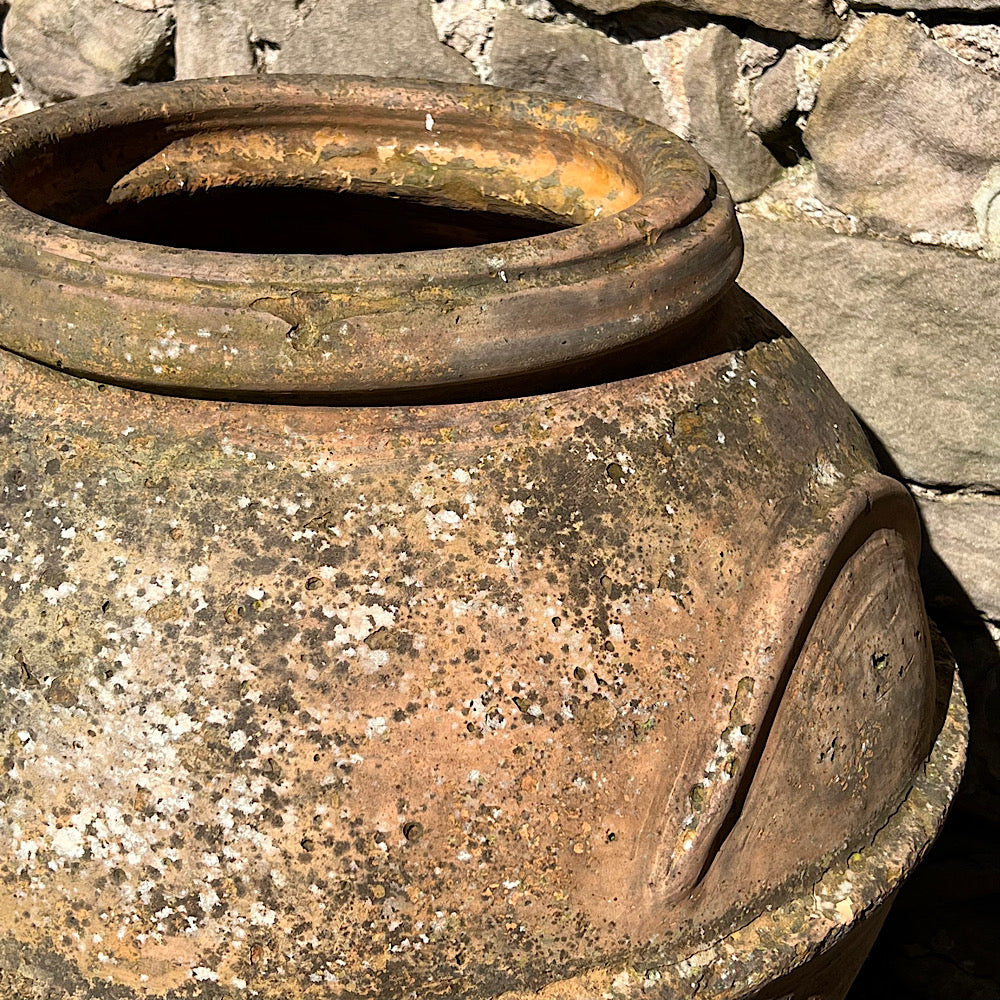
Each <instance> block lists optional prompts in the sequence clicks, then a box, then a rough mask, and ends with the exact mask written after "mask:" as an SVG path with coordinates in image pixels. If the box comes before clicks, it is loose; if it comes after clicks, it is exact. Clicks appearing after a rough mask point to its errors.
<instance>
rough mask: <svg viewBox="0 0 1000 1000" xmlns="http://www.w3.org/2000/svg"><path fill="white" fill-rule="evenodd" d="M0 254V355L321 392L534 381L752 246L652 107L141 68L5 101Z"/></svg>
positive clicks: (147, 381)
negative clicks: (97, 90) (209, 76)
mask: <svg viewBox="0 0 1000 1000" xmlns="http://www.w3.org/2000/svg"><path fill="white" fill-rule="evenodd" d="M0 248H2V249H3V251H4V262H3V263H2V264H0V291H3V290H5V291H6V293H7V294H6V295H4V298H5V299H6V300H7V301H8V302H11V303H12V304H13V305H12V307H11V310H9V313H10V314H9V315H8V316H7V321H6V322H5V324H4V327H3V332H2V333H0V346H3V347H4V348H6V349H8V350H11V351H14V352H16V353H19V354H21V355H23V356H25V357H28V358H30V359H32V360H36V361H39V362H41V363H43V364H47V365H50V366H53V367H57V368H61V369H63V370H65V371H68V372H72V373H74V374H79V375H84V376H88V377H91V378H96V379H100V380H102V381H111V382H118V383H122V384H125V385H130V386H136V387H141V388H147V389H151V390H153V391H159V392H167V393H173V394H178V395H198V396H208V397H213V398H260V399H265V400H266V399H271V398H274V399H275V400H277V401H298V400H300V399H308V400H309V401H314V400H322V401H328V402H340V401H353V400H354V399H355V398H357V399H362V400H370V401H373V402H383V401H393V400H394V399H397V398H398V399H399V400H400V401H402V400H403V399H404V397H408V396H410V395H412V394H413V393H417V394H418V395H419V394H421V393H422V394H424V395H427V394H429V395H430V396H432V397H434V398H437V399H441V400H442V401H446V400H447V399H448V398H449V394H450V393H452V394H453V393H454V392H455V391H457V388H458V387H459V386H477V387H479V388H480V389H481V390H482V391H483V392H484V393H487V394H488V393H489V392H490V391H491V390H490V389H489V386H493V391H494V394H495V392H496V391H498V387H499V386H500V384H501V383H504V382H505V380H509V379H510V378H527V377H531V376H537V377H538V379H540V380H541V382H542V383H544V382H545V379H546V374H547V373H552V372H555V371H560V370H563V369H565V368H566V367H567V366H569V367H571V368H572V367H574V366H576V367H579V365H580V364H581V363H584V364H585V363H586V362H588V361H589V360H593V359H596V358H600V357H603V356H605V355H608V354H612V353H615V352H617V351H619V350H621V349H622V348H624V347H627V346H629V345H634V344H636V343H638V342H641V341H643V340H644V339H648V338H649V337H650V336H653V335H658V334H660V333H662V332H663V331H664V330H665V329H667V328H672V327H675V326H677V325H678V324H680V323H682V321H683V320H685V319H687V318H689V317H690V316H691V315H693V314H694V313H696V312H697V311H699V310H700V309H702V308H704V307H706V306H707V305H708V304H710V302H712V301H714V300H715V299H716V298H718V296H719V295H720V294H721V292H722V291H723V290H724V289H725V288H726V287H728V286H729V285H730V284H731V283H732V281H733V279H734V277H735V273H736V271H737V270H738V267H739V260H740V244H739V234H738V228H737V226H736V223H735V217H734V214H733V210H732V205H731V202H730V201H729V199H728V196H727V195H726V193H725V191H724V189H723V188H721V187H720V186H719V185H718V184H717V182H716V181H715V179H714V177H713V175H712V174H711V172H710V170H709V169H708V167H707V166H706V165H705V163H704V162H703V161H702V160H701V159H700V158H699V157H698V156H697V154H696V153H694V151H693V150H692V149H691V148H690V147H689V146H687V145H686V144H685V143H683V142H682V141H681V140H679V139H678V138H677V137H676V136H673V135H672V134H671V133H669V132H667V131H666V130H664V129H662V128H659V127H658V126H655V125H652V124H650V123H648V122H643V121H639V120H637V119H633V118H630V117H628V116H627V115H623V114H619V113H617V112H613V111H610V110H607V109H604V108H599V107H597V106H594V105H589V104H585V103H583V102H573V101H560V100H555V99H552V98H547V97H541V96H539V95H532V94H519V93H516V92H510V91H501V90H497V89H494V88H490V87H481V86H475V87H471V86H470V87H447V88H446V87H441V86H436V85H435V86H431V85H429V84H420V83H407V82H400V81H391V82H387V81H382V82H380V81H374V80H368V79H364V78H349V77H345V78H336V77H252V78H220V79H218V80H209V81H201V80H199V81H182V82H175V83H169V84H160V85H147V86H143V87H141V88H136V89H134V90H125V91H120V92H115V93H114V94H110V95H103V96H98V97H93V98H83V99H80V100H77V101H71V102H67V103H65V104H62V105H58V106H56V107H53V108H49V109H45V110H44V111H41V112H36V113H35V114H32V115H28V116H25V117H24V118H22V119H15V120H13V121H10V122H8V123H6V125H5V127H4V131H3V133H2V134H0ZM5 286H6V287H5Z"/></svg>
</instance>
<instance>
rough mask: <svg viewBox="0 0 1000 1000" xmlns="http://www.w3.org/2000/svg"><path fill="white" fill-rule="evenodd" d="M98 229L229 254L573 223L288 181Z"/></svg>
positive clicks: (443, 239) (360, 245) (407, 245)
mask: <svg viewBox="0 0 1000 1000" xmlns="http://www.w3.org/2000/svg"><path fill="white" fill-rule="evenodd" d="M87 228H89V229H90V230H91V231H92V232H98V233H103V234H104V235H105V236H114V237H117V238H119V239H126V240H136V241H138V242H141V243H159V244H161V245H162V246H169V247H180V248H182V249H187V250H221V251H225V252H228V253H297V254H298V253H304V254H362V253H365V254H373V253H407V252H412V251H416V250H440V249H445V248H447V247H472V246H480V245H482V244H485V243H500V242H503V241H506V240H517V239H524V238H526V237H529V236H539V235H541V234H542V233H551V232H555V231H556V230H559V229H563V228H566V227H565V226H564V225H560V224H558V223H555V222H546V221H544V220H542V219H535V218H530V217H527V218H526V217H524V216H523V215H519V214H517V213H516V212H515V211H508V212H500V211H489V210H487V209H480V210H478V211H477V210H465V209H459V208H451V207H448V206H446V205H434V204H426V203H422V202H418V201H409V200H406V199H404V198H399V197H392V196H391V195H390V194H389V193H388V192H387V193H386V194H384V195H380V194H354V193H351V192H347V191H323V190H316V189H309V188H288V187H243V186H233V187H221V188H208V189H201V190H195V191H183V190H180V191H171V192H166V193H164V194H161V195H157V196H153V197H149V198H145V199H143V200H141V201H137V202H132V201H128V202H119V203H117V204H113V205H109V206H108V209H107V212H106V213H105V214H103V215H100V216H98V217H96V218H94V219H92V220H91V221H90V224H89V225H88V227H87Z"/></svg>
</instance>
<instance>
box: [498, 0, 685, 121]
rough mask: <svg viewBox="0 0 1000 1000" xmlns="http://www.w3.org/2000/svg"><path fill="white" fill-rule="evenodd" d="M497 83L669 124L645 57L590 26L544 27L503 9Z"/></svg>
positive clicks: (499, 32)
mask: <svg viewBox="0 0 1000 1000" xmlns="http://www.w3.org/2000/svg"><path fill="white" fill-rule="evenodd" d="M491 61H492V66H493V82H494V83H495V84H497V85H498V86H501V87H514V88H517V89H519V90H533V91H540V92H542V93H548V94H558V95H560V96H562V97H574V98H582V99H583V100H587V101H594V102H595V103H596V104H603V105H605V106H606V107H609V108H615V109H617V110H619V111H627V112H628V113H629V114H633V115H636V116H638V117H639V118H648V119H649V120H650V121H655V122H658V123H660V124H668V123H667V121H666V114H665V110H664V106H663V101H662V99H661V98H660V92H659V90H658V89H657V87H656V85H655V84H654V83H653V81H652V79H651V78H650V75H649V73H648V71H647V70H646V66H645V63H644V62H643V60H642V54H641V53H640V52H639V51H638V50H637V49H634V48H632V47H631V46H628V45H619V44H617V43H616V42H612V41H611V40H610V39H608V38H607V37H605V36H604V35H602V34H600V33H599V32H597V31H592V30H590V29H589V28H582V27H579V26H577V25H571V24H566V25H557V24H543V23H542V22H540V21H534V20H531V19H530V18H527V17H525V16H524V15H522V14H519V13H517V11H514V10H503V11H501V12H500V14H499V15H498V17H497V19H496V23H495V25H494V28H493V50H492V53H491Z"/></svg>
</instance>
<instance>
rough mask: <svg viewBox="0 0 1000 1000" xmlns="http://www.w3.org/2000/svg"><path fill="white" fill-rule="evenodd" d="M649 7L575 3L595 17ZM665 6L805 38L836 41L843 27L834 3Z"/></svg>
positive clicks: (675, 0) (626, 1)
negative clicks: (749, 23)
mask: <svg viewBox="0 0 1000 1000" xmlns="http://www.w3.org/2000/svg"><path fill="white" fill-rule="evenodd" d="M648 3H649V0H576V6H577V7H582V8H583V9H584V10H590V11H593V12H594V13H595V14H614V13H618V12H619V11H623V10H633V9H634V8H636V7H641V6H643V5H645V4H648ZM666 5H667V6H669V7H674V8H676V9H678V10H686V11H696V12H698V13H703V14H715V15H718V16H721V17H739V18H743V19H744V20H747V21H752V22H753V23H754V24H759V25H760V26H761V27H763V28H774V29H776V30H778V31H789V32H791V33H793V34H796V35H799V36H800V37H802V38H821V39H830V38H836V37H837V33H838V32H839V31H840V26H841V22H840V20H839V18H838V17H837V15H836V13H835V11H834V7H833V3H832V2H831V0H667V4H666Z"/></svg>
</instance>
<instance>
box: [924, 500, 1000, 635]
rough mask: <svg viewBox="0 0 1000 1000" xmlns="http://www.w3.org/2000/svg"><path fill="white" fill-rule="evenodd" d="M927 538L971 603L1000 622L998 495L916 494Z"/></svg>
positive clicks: (999, 522) (999, 521)
mask: <svg viewBox="0 0 1000 1000" xmlns="http://www.w3.org/2000/svg"><path fill="white" fill-rule="evenodd" d="M917 503H918V506H919V507H920V513H921V515H922V516H923V519H924V527H925V528H926V530H927V538H928V541H929V542H930V544H931V547H932V548H933V549H934V551H935V552H936V553H937V554H938V555H939V556H940V557H941V559H942V560H943V562H944V563H945V565H946V566H947V567H948V569H949V570H951V572H952V573H953V574H954V576H955V578H956V579H957V580H958V581H959V583H960V584H961V585H962V588H963V589H964V590H965V593H966V594H967V595H968V597H969V599H970V600H971V601H972V603H973V605H974V606H975V607H976V608H977V609H978V610H979V611H980V612H981V613H982V614H983V615H984V616H985V617H987V618H989V619H990V620H992V621H995V622H1000V497H997V496H966V495H959V496H945V497H940V498H935V499H929V498H925V497H918V500H917Z"/></svg>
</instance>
